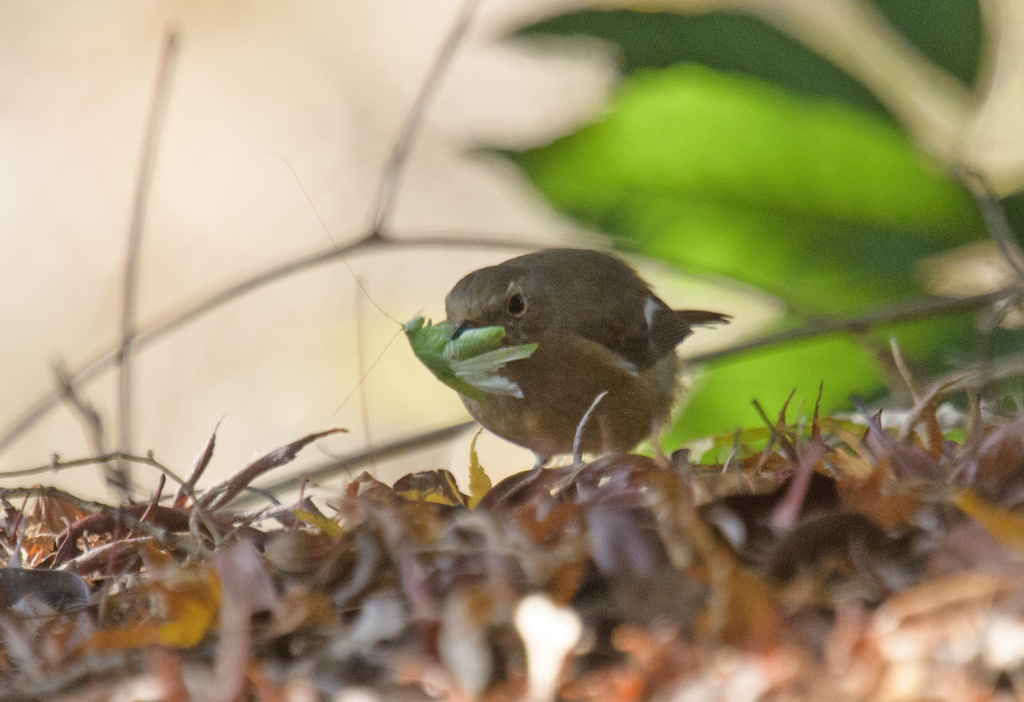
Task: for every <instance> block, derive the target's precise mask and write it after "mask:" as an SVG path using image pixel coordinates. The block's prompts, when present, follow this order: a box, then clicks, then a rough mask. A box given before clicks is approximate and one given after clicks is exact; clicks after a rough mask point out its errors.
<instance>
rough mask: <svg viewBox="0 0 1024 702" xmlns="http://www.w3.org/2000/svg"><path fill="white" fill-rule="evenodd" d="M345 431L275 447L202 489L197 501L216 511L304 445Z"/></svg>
mask: <svg viewBox="0 0 1024 702" xmlns="http://www.w3.org/2000/svg"><path fill="white" fill-rule="evenodd" d="M346 431H348V430H347V429H328V430H327V431H321V432H316V433H315V434H307V435H306V436H304V437H302V438H301V439H298V440H296V441H293V442H291V443H290V444H287V445H285V446H282V447H280V448H278V449H275V450H273V451H271V452H270V453H268V454H265V455H263V456H261V457H260V458H257V459H256V460H255V461H253V462H252V463H250V464H249V465H247V466H246V467H245V468H243V469H242V470H240V471H238V472H237V473H235V474H234V475H233V476H231V477H230V478H227V479H226V480H224V481H222V482H220V483H218V484H217V485H214V486H213V487H211V488H210V489H208V490H204V491H203V494H202V496H201V497H200V498H199V500H198V502H197V503H198V504H199V505H200V506H201V507H203V508H206V509H209V510H210V512H211V513H212V512H216V511H217V510H218V509H221V508H222V507H224V506H225V505H226V504H227V503H229V502H231V500H233V499H235V497H237V496H238V494H239V493H240V492H242V490H244V489H245V488H246V486H247V485H249V483H251V482H252V481H253V480H255V479H256V478H258V477H260V476H261V475H263V474H264V473H266V472H267V471H269V470H272V469H274V468H277V467H278V466H283V465H285V464H286V463H290V462H291V461H292V460H294V458H295V456H296V455H297V454H298V452H299V451H301V450H302V449H303V448H304V447H306V446H308V445H309V444H311V443H313V442H314V441H317V440H319V439H322V438H324V437H325V436H330V435H331V434H338V433H340V432H346Z"/></svg>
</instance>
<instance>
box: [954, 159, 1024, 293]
mask: <svg viewBox="0 0 1024 702" xmlns="http://www.w3.org/2000/svg"><path fill="white" fill-rule="evenodd" d="M958 176H959V178H960V182H962V183H963V184H964V185H965V186H967V189H968V190H970V191H971V195H973V196H974V202H975V203H977V205H978V210H979V211H980V212H981V216H982V217H984V218H985V228H986V229H987V230H988V234H989V236H991V237H992V240H993V241H995V242H996V246H998V247H999V252H1000V253H1001V254H1002V255H1003V259H1004V260H1005V261H1006V263H1007V265H1009V266H1010V268H1012V269H1013V272H1014V274H1015V275H1016V277H1017V280H1021V279H1022V278H1024V251H1021V248H1020V244H1018V243H1017V239H1016V238H1015V237H1014V235H1013V228H1012V227H1011V226H1010V223H1009V221H1007V219H1006V213H1005V212H1004V211H1003V207H1002V205H1000V204H999V198H997V197H996V194H995V193H994V192H993V191H992V188H991V187H990V186H989V184H988V181H987V180H985V178H984V177H983V176H981V174H979V173H975V172H973V171H969V170H961V171H960V172H959V173H958Z"/></svg>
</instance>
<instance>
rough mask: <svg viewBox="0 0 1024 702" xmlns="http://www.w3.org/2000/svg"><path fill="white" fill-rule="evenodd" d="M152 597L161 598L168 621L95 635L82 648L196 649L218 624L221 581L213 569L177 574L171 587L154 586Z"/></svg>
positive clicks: (99, 632)
mask: <svg viewBox="0 0 1024 702" xmlns="http://www.w3.org/2000/svg"><path fill="white" fill-rule="evenodd" d="M149 587H150V588H151V592H153V594H154V596H159V597H162V598H163V608H164V609H165V611H166V612H167V619H166V620H165V621H164V622H162V623H159V622H144V623H140V624H136V625H134V626H128V627H120V628H114V629H104V630H102V631H97V632H96V633H95V634H93V635H92V637H91V638H90V639H89V641H88V642H87V643H86V644H85V648H86V649H88V650H93V651H123V650H127V649H130V648H139V647H142V646H147V645H149V644H153V643H161V644H164V645H165V646H173V647H175V648H182V649H186V648H192V647H193V646H195V645H197V644H198V643H199V642H200V641H202V640H203V638H204V637H205V636H206V634H207V633H208V632H209V631H210V629H212V628H213V626H214V625H215V624H216V622H217V611H218V608H219V607H220V580H219V579H218V578H217V574H216V573H214V572H213V570H212V569H209V568H204V569H203V571H202V572H201V573H199V574H192V573H179V574H177V577H176V578H174V582H172V583H164V582H154V583H152V584H150V586H149Z"/></svg>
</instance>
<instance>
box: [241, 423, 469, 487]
mask: <svg viewBox="0 0 1024 702" xmlns="http://www.w3.org/2000/svg"><path fill="white" fill-rule="evenodd" d="M475 426H479V425H478V424H477V423H476V422H462V423H461V424H453V425H452V426H448V427H443V428H441V429H435V430H433V431H428V432H425V433H423V434H418V435H416V436H411V437H409V438H407V439H399V440H398V441H393V442H391V443H389V444H382V445H380V446H377V447H375V448H374V449H373V451H372V453H371V452H369V451H362V452H360V453H356V454H352V455H351V456H346V457H343V458H339V459H337V460H335V461H331V462H330V463H327V464H324V465H321V466H317V467H314V468H312V469H310V470H304V471H303V472H302V475H304V476H308V480H310V481H314V482H315V481H318V480H326V479H328V478H333V477H334V476H336V475H339V474H341V473H348V472H351V471H353V470H357V469H358V468H362V467H363V466H365V465H368V464H369V462H370V459H371V458H374V459H376V460H378V461H381V460H385V459H388V458H396V457H398V456H402V455H405V454H408V453H412V452H413V451H419V450H420V449H423V448H426V447H428V446H433V445H434V444H440V443H443V442H445V441H448V440H450V439H454V438H455V437H456V436H459V435H460V434H462V433H463V432H465V431H467V430H469V429H472V428H473V427H475ZM300 480H302V476H301V475H300V476H291V477H288V478H284V479H282V480H278V481H277V482H274V483H271V484H270V485H264V486H262V487H261V489H260V491H259V492H260V493H270V494H279V493H282V492H287V491H289V490H294V489H295V488H297V487H298V485H299V481H300ZM261 499H266V498H265V496H264V495H263V494H242V495H239V496H238V497H236V498H235V500H234V502H233V503H232V504H233V505H235V506H236V507H246V506H249V505H251V504H253V503H255V502H257V501H258V500H261Z"/></svg>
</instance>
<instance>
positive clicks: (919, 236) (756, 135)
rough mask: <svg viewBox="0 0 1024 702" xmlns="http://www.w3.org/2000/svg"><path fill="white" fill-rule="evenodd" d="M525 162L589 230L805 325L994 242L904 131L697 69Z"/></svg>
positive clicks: (652, 87)
mask: <svg viewBox="0 0 1024 702" xmlns="http://www.w3.org/2000/svg"><path fill="white" fill-rule="evenodd" d="M514 158H515V159H516V160H517V161H518V162H519V163H520V164H522V165H523V167H524V168H525V169H526V170H527V172H528V173H529V175H530V176H531V178H533V180H534V182H535V183H536V184H537V185H538V186H539V187H540V188H541V190H542V191H543V192H544V193H545V194H546V195H547V196H548V198H549V199H550V200H551V201H552V203H553V204H554V206H555V207H556V208H558V209H560V210H562V211H565V212H567V213H569V214H570V215H572V216H574V217H575V218H577V219H578V220H580V221H581V222H583V223H585V224H588V225H591V226H594V227H597V228H599V229H602V230H604V231H605V232H608V233H610V234H613V235H617V236H618V237H620V238H622V239H624V240H628V241H631V242H632V245H633V246H635V247H636V248H638V249H639V250H640V251H642V252H644V253H647V254H650V255H654V256H659V257H661V258H664V259H666V260H668V261H671V262H674V263H677V264H680V265H681V266H683V267H685V268H688V269H690V270H694V271H699V272H704V273H718V274H725V275H729V276H732V277H735V278H737V279H739V280H743V281H746V282H749V283H752V284H754V285H757V286H760V287H762V288H764V289H766V290H769V291H771V292H773V293H775V294H777V295H779V296H781V297H782V298H783V299H785V300H787V302H789V303H790V304H791V305H793V306H794V309H795V311H798V312H800V313H803V314H815V313H826V312H837V311H848V310H850V309H852V308H856V307H861V306H866V305H870V304H873V303H877V302H879V301H884V300H890V299H892V298H893V297H895V296H897V295H899V294H903V293H906V292H909V291H912V290H917V289H918V288H917V285H916V283H915V281H914V273H915V265H916V263H917V261H918V260H919V259H920V258H921V257H922V256H925V255H928V254H930V253H934V252H938V251H941V250H945V249H947V248H949V247H952V246H955V245H958V244H961V243H965V242H967V241H970V240H972V239H975V238H977V237H978V236H980V235H981V234H982V232H983V229H982V226H981V222H980V219H979V217H978V216H977V213H976V210H975V208H974V205H973V203H972V202H971V199H970V197H969V196H968V195H967V193H966V192H965V191H964V190H963V189H962V188H961V187H960V186H959V185H957V184H955V183H954V182H952V181H950V180H949V179H948V178H946V177H945V176H944V175H943V174H942V173H940V172H939V170H938V169H937V167H936V166H935V165H934V164H932V163H930V162H929V161H928V160H927V159H925V158H924V157H923V156H922V155H921V154H920V153H919V152H918V151H916V150H915V149H914V147H913V146H912V145H911V144H910V143H909V142H908V141H907V139H906V138H905V137H904V136H903V134H902V133H901V132H900V131H899V130H898V129H896V128H895V127H894V126H892V125H891V124H889V123H887V122H885V121H883V120H880V119H878V118H877V117H873V116H871V115H869V114H866V113H864V112H861V111H858V110H855V109H853V108H850V107H848V106H845V105H841V104H838V103H835V102H831V101H825V100H819V99H810V98H801V97H796V96H793V95H790V94H788V93H786V92H784V91H782V90H779V89H778V88H774V87H772V86H769V85H766V84H764V83H761V82H759V81H756V80H753V79H750V78H746V77H741V76H726V75H721V74H718V73H715V72H714V71H711V70H709V69H706V68H703V67H699V66H679V67H675V68H672V69H667V70H664V71H659V72H649V73H643V74H639V75H637V76H635V77H634V78H633V79H631V80H629V81H627V82H626V83H625V84H624V85H623V86H622V88H621V90H620V92H619V94H618V95H617V97H616V99H615V101H614V103H613V105H612V108H611V111H610V113H609V114H608V116H607V117H606V118H605V119H604V120H602V121H601V122H598V123H596V124H593V125H591V126H589V127H586V128H584V129H582V130H581V131H579V132H577V133H575V134H573V135H571V136H569V137H566V138H564V139H561V140H559V141H556V142H554V143H553V144H551V145H549V146H547V147H543V148H540V149H536V150H533V151H528V152H524V153H520V154H516V155H514Z"/></svg>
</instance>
